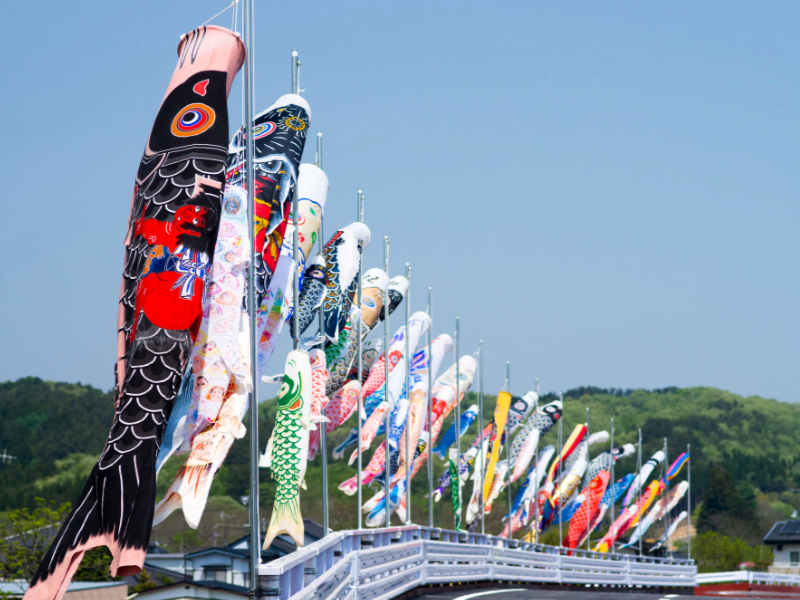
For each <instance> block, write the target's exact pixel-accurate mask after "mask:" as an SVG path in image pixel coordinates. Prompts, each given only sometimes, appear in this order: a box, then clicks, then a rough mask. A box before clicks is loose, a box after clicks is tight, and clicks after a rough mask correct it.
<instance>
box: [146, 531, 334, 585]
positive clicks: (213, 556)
mask: <svg viewBox="0 0 800 600" xmlns="http://www.w3.org/2000/svg"><path fill="white" fill-rule="evenodd" d="M303 522H304V524H305V540H304V543H305V545H308V544H311V543H312V542H316V541H317V540H319V539H320V538H322V537H323V535H322V533H323V532H322V526H321V525H319V524H318V523H316V522H315V521H312V520H311V519H303ZM264 537H265V534H263V533H262V534H261V540H262V543H263V540H264ZM260 545H261V544H260ZM296 549H297V548H296V546H295V544H294V542H293V541H292V539H291V538H290V537H289V536H288V535H279V536H278V537H276V538H275V540H274V541H273V542H272V545H271V546H270V547H269V548H267V549H266V550H262V551H261V561H262V562H269V561H271V560H274V559H276V558H280V557H281V556H285V555H287V554H289V553H290V552H294V551H295V550H296ZM144 568H145V569H146V570H147V571H148V572H149V573H150V575H151V579H154V580H156V581H158V582H160V583H162V584H163V583H170V580H171V582H178V581H190V582H191V581H194V582H209V581H215V582H219V583H226V584H229V585H233V586H241V587H243V588H249V585H250V536H249V535H246V536H244V537H242V538H240V539H238V540H236V541H235V542H233V543H231V544H228V545H227V546H223V547H221V548H204V549H202V550H198V551H196V552H190V553H188V554H175V553H168V552H164V551H163V550H160V549H159V548H155V547H151V548H150V549H148V552H147V556H146V557H145V564H144ZM191 592H192V593H199V594H202V593H204V592H203V591H202V590H194V589H192V590H191ZM191 597H197V598H200V597H202V596H191ZM153 600H158V599H155V598H154V599H153Z"/></svg>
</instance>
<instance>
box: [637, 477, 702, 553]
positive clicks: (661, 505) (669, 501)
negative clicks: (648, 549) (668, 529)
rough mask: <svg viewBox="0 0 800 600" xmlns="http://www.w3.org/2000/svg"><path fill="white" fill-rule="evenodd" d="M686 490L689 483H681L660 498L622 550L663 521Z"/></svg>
mask: <svg viewBox="0 0 800 600" xmlns="http://www.w3.org/2000/svg"><path fill="white" fill-rule="evenodd" d="M688 490H689V482H688V481H681V482H680V483H679V484H678V485H677V486H675V487H674V488H672V489H671V490H670V491H669V493H668V494H666V495H664V496H662V497H661V499H660V500H659V501H658V502H656V504H655V505H654V506H653V508H652V509H650V512H649V513H647V515H645V518H644V519H642V521H641V522H640V523H639V524H638V525H637V526H636V529H635V530H634V532H633V533H632V534H631V537H630V539H629V540H628V542H627V543H626V544H625V545H624V546H622V548H627V547H629V546H632V545H633V544H635V543H636V542H638V541H639V538H640V537H641V536H643V535H644V534H645V533H646V532H647V530H648V529H649V528H650V526H651V525H652V524H653V523H655V522H656V521H660V520H661V519H663V518H664V517H665V516H666V515H667V513H668V512H669V511H671V510H672V509H673V508H675V506H677V504H678V502H680V501H681V499H682V498H683V497H684V495H685V494H686V492H687V491H688Z"/></svg>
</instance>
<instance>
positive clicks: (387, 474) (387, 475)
mask: <svg viewBox="0 0 800 600" xmlns="http://www.w3.org/2000/svg"><path fill="white" fill-rule="evenodd" d="M383 269H384V271H386V274H387V275H388V274H389V236H388V235H384V236H383ZM405 335H408V331H406V333H405ZM383 356H384V361H383V377H384V379H383V399H384V401H386V402H389V299H388V297H387V298H386V302H384V304H383ZM391 417H392V405H391V404H390V405H389V406H388V407H387V408H386V413H385V416H384V431H383V445H384V447H385V448H384V450H385V451H384V456H385V458H386V466H385V467H384V469H383V501H384V511H383V512H384V522H385V523H386V526H387V527H389V524H390V523H391V521H392V515H391V511H390V510H389V479H391V477H392V447H391V446H389V421H391Z"/></svg>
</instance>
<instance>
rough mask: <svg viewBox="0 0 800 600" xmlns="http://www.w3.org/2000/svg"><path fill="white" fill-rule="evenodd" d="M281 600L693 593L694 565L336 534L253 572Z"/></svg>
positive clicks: (477, 542)
mask: <svg viewBox="0 0 800 600" xmlns="http://www.w3.org/2000/svg"><path fill="white" fill-rule="evenodd" d="M258 573H259V579H260V581H261V594H262V595H268V596H276V597H280V599H281V600H311V599H312V598H313V599H314V600H388V599H389V598H393V597H395V596H397V595H399V594H402V593H404V592H406V591H409V590H412V589H414V588H416V587H419V586H421V585H428V584H436V583H458V582H470V581H525V582H535V583H556V584H562V583H564V584H592V585H603V586H608V585H611V586H637V587H638V586H659V587H689V586H694V585H695V582H696V577H697V567H696V566H695V565H694V561H691V560H683V559H663V558H651V557H639V556H635V555H627V554H604V553H599V552H590V551H587V550H571V551H570V550H567V549H566V548H558V547H553V546H544V545H542V544H530V543H527V542H521V541H518V540H508V539H505V538H499V537H495V536H491V535H481V534H479V533H467V532H459V531H449V530H445V529H435V528H430V527H420V526H416V525H412V526H407V527H391V528H385V529H372V530H356V531H339V532H335V533H331V534H329V535H327V536H325V537H324V538H322V539H321V540H319V541H317V542H314V543H313V544H310V545H308V546H306V547H305V548H300V549H298V550H297V551H296V552H292V553H291V554H287V555H286V556H283V557H281V558H279V559H277V560H273V561H271V562H269V563H266V564H263V565H261V566H260V567H259V570H258Z"/></svg>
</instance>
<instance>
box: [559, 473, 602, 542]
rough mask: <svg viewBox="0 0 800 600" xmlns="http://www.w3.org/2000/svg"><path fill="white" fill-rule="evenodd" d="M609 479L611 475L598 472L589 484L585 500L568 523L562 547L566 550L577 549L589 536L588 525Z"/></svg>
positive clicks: (598, 505) (597, 508)
mask: <svg viewBox="0 0 800 600" xmlns="http://www.w3.org/2000/svg"><path fill="white" fill-rule="evenodd" d="M610 479H611V473H609V472H608V471H600V473H598V474H597V476H596V477H594V478H593V479H592V480H591V481H590V482H589V489H588V490H586V492H584V494H585V499H584V501H583V502H582V503H581V504H580V508H578V509H577V511H576V513H575V516H574V517H573V518H572V520H571V521H570V524H569V531H568V532H567V537H566V538H565V539H564V541H563V542H562V545H564V546H566V547H567V548H578V547H579V546H580V545H581V544H583V542H584V541H585V540H586V538H587V537H588V536H589V523H590V522H591V520H592V519H593V518H594V516H595V515H596V514H597V512H598V511H599V510H600V500H601V499H602V497H603V494H605V492H606V487H607V486H608V482H609V480H610Z"/></svg>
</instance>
